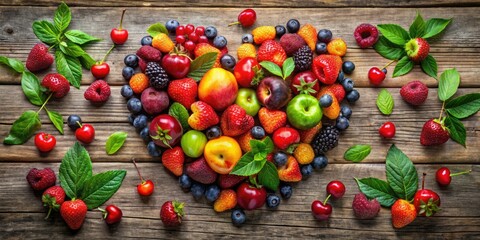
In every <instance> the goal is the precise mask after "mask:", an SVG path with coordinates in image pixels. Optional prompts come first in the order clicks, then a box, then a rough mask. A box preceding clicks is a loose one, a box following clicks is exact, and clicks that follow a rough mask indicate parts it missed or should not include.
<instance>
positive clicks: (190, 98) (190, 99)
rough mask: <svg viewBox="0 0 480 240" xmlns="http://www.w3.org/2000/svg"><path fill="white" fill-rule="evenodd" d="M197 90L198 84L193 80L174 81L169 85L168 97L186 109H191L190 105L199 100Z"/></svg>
mask: <svg viewBox="0 0 480 240" xmlns="http://www.w3.org/2000/svg"><path fill="white" fill-rule="evenodd" d="M197 88H198V86H197V82H195V80H193V79H192V78H183V79H178V80H173V81H171V82H170V84H169V85H168V96H170V98H171V99H173V100H174V101H175V102H179V103H180V104H182V105H183V106H184V107H185V108H187V109H190V105H192V103H194V102H195V100H196V98H197Z"/></svg>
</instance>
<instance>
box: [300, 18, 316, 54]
mask: <svg viewBox="0 0 480 240" xmlns="http://www.w3.org/2000/svg"><path fill="white" fill-rule="evenodd" d="M297 34H298V35H300V37H302V38H303V40H305V42H306V43H307V45H308V46H309V47H310V49H311V50H312V51H315V44H316V43H317V29H315V27H314V26H312V25H310V24H308V23H307V24H305V25H303V26H302V27H301V28H300V29H299V30H298V32H297Z"/></svg>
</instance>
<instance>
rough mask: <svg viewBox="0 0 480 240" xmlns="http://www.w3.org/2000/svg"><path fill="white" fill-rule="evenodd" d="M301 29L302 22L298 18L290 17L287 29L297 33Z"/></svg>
mask: <svg viewBox="0 0 480 240" xmlns="http://www.w3.org/2000/svg"><path fill="white" fill-rule="evenodd" d="M298 29H300V22H299V21H298V20H297V19H290V20H288V22H287V30H288V32H289V33H296V32H298Z"/></svg>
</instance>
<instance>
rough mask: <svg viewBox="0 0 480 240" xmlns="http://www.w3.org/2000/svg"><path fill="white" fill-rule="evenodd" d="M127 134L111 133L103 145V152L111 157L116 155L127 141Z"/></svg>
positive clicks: (120, 132)
mask: <svg viewBox="0 0 480 240" xmlns="http://www.w3.org/2000/svg"><path fill="white" fill-rule="evenodd" d="M127 136H128V134H127V133H126V132H122V131H118V132H114V133H112V134H111V135H110V136H109V137H108V138H107V142H106V143H105V151H106V152H107V154H108V155H112V154H114V153H116V152H117V151H118V150H120V148H121V147H122V146H123V144H124V143H125V140H127Z"/></svg>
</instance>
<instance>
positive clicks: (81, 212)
mask: <svg viewBox="0 0 480 240" xmlns="http://www.w3.org/2000/svg"><path fill="white" fill-rule="evenodd" d="M60 215H62V218H63V220H65V222H66V223H67V225H68V227H69V228H70V229H72V230H78V229H80V227H82V224H83V221H84V220H85V217H86V216H87V205H86V204H85V203H84V202H83V201H82V200H80V199H75V200H72V201H65V202H64V203H63V204H62V206H60Z"/></svg>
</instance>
